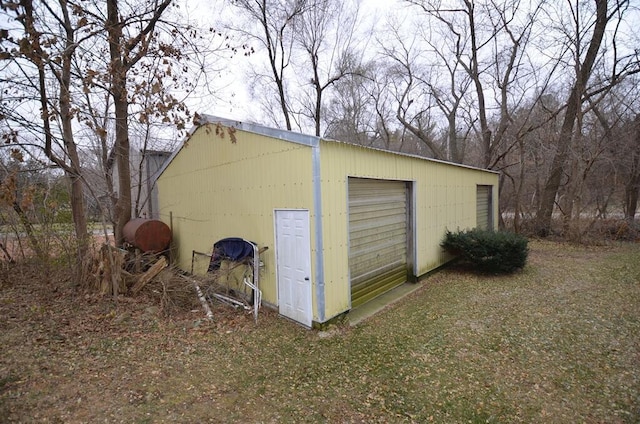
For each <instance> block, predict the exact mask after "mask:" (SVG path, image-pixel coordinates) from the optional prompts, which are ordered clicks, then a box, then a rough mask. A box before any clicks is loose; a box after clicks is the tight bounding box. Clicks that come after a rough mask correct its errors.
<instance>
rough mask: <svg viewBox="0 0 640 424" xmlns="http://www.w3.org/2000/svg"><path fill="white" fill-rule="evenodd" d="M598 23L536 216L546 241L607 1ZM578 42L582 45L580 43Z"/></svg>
mask: <svg viewBox="0 0 640 424" xmlns="http://www.w3.org/2000/svg"><path fill="white" fill-rule="evenodd" d="M595 3H596V23H595V27H594V29H593V35H592V36H591V41H590V42H589V48H588V50H587V54H586V55H585V58H584V61H583V63H582V64H579V65H578V69H577V75H576V81H575V83H574V85H573V87H572V88H571V92H570V94H569V99H568V100H567V104H566V112H565V115H564V120H563V122H562V128H561V130H560V134H559V136H558V143H557V146H558V149H557V151H556V154H555V156H554V158H553V162H552V164H551V170H550V172H549V177H548V178H547V180H546V182H545V185H544V188H543V190H542V195H541V199H540V207H539V208H538V212H537V215H536V233H537V234H538V235H540V236H542V237H545V236H547V235H549V234H550V233H551V221H552V219H551V218H552V215H553V209H554V205H555V201H556V196H557V194H558V189H559V188H560V184H561V182H562V176H563V175H564V173H565V166H566V162H567V158H568V155H569V150H570V147H571V142H572V139H573V132H574V127H575V122H576V118H577V117H578V113H579V112H580V109H581V107H582V95H583V94H584V92H585V88H586V86H587V82H588V81H589V77H590V76H591V70H592V68H593V64H594V62H595V60H596V57H597V55H598V51H599V50H600V44H601V43H602V39H603V37H604V31H605V28H606V26H607V22H608V18H607V0H595ZM576 42H579V41H577V40H576Z"/></svg>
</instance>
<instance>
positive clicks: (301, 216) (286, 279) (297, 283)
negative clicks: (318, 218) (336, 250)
mask: <svg viewBox="0 0 640 424" xmlns="http://www.w3.org/2000/svg"><path fill="white" fill-rule="evenodd" d="M275 221H276V223H275V224H276V262H277V264H276V267H277V271H276V272H277V275H278V308H279V310H280V314H282V315H284V316H285V317H287V318H291V319H292V320H295V321H297V322H299V323H301V324H304V325H306V326H307V327H311V321H312V317H313V310H312V303H311V243H310V241H311V240H310V236H309V234H310V233H309V211H301V210H277V211H275Z"/></svg>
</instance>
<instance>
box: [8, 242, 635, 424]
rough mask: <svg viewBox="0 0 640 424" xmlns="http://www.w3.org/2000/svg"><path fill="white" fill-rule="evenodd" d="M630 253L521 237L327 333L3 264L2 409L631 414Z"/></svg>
mask: <svg viewBox="0 0 640 424" xmlns="http://www.w3.org/2000/svg"><path fill="white" fill-rule="evenodd" d="M639 258H640V245H638V244H620V245H611V246H599V247H579V246H572V245H562V244H555V243H541V242H534V243H531V254H530V260H529V265H528V266H527V267H526V268H525V270H524V271H523V272H521V273H519V274H515V275H512V276H501V277H488V276H475V275H473V274H469V273H466V272H462V271H456V270H454V269H449V270H444V271H441V272H439V273H436V274H435V275H433V276H432V277H430V278H429V279H427V280H426V281H425V282H424V283H423V285H424V286H423V288H422V289H420V290H418V291H417V292H415V293H413V294H412V295H411V296H410V297H409V298H407V299H405V300H403V301H402V302H400V303H397V304H395V305H394V306H393V307H392V308H389V309H387V310H386V311H383V312H382V313H380V314H378V315H377V316H375V317H373V318H372V319H370V320H368V321H365V322H364V323H362V324H360V325H359V326H358V327H355V328H350V327H347V326H344V327H337V328H335V329H333V330H332V331H331V333H330V334H332V336H331V337H320V336H319V333H318V332H315V331H308V330H305V329H303V328H302V327H299V326H297V325H295V324H293V323H291V322H289V321H287V320H285V319H282V318H280V317H278V316H277V314H275V313H273V312H268V311H262V314H261V315H260V318H259V322H258V324H257V325H256V324H254V323H253V320H252V317H251V316H249V315H246V314H238V313H235V312H233V311H232V310H230V309H228V308H227V307H222V306H220V307H218V308H216V309H215V311H214V314H215V317H216V321H215V323H213V324H208V323H206V322H205V321H204V320H203V317H204V316H203V313H202V311H201V310H200V309H194V310H193V312H192V311H184V312H181V313H174V314H173V315H171V317H169V318H166V317H164V316H163V315H162V313H160V311H159V309H158V308H157V306H154V304H153V303H152V302H151V300H152V299H151V298H149V299H147V300H145V298H144V297H143V298H136V299H128V298H121V299H120V300H119V302H118V303H117V304H116V303H114V302H113V301H111V300H110V299H108V298H102V297H98V296H95V295H92V294H88V293H78V292H76V291H74V289H73V285H72V284H71V282H69V281H68V279H66V277H65V276H64V274H60V275H51V274H50V275H49V278H48V280H49V282H48V283H43V281H44V280H43V278H42V275H40V274H39V271H38V269H37V268H35V267H20V266H16V267H13V268H9V269H7V268H4V269H1V270H0V278H1V279H0V421H2V422H65V423H76V422H78V423H79V422H114V423H115V422H123V423H125V422H126V423H130V422H141V423H143V422H154V423H155V422H184V423H192V422H221V423H222V422H225V423H226V422H243V423H254V422H255V423H257V422H267V423H269V422H274V423H275V422H314V423H315V422H341V423H342V422H363V423H365V422H366V423H370V422H419V423H422V422H440V423H452V422H456V423H458V422H460V423H462V422H471V423H486V422H488V423H491V422H501V423H504V422H510V423H511V422H523V423H529V422H553V423H575V422H586V423H599V422H607V423H634V422H638V421H640V367H639V366H638V365H639V364H640V260H639ZM326 334H327V333H325V334H324V335H326Z"/></svg>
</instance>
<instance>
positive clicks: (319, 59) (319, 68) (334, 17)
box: [295, 0, 363, 136]
mask: <svg viewBox="0 0 640 424" xmlns="http://www.w3.org/2000/svg"><path fill="white" fill-rule="evenodd" d="M350 6H352V7H350ZM358 14H359V10H358V7H357V5H352V4H351V3H350V2H344V1H336V0H314V1H313V2H312V3H311V4H310V7H309V8H308V10H307V11H306V12H305V13H303V14H301V16H300V21H299V25H298V30H297V31H296V35H295V42H296V45H297V46H299V47H300V48H301V49H302V51H304V53H305V56H306V58H304V59H303V60H302V61H300V62H301V63H298V64H296V69H298V70H299V72H296V73H297V74H301V75H303V76H306V75H308V73H310V74H311V77H310V78H309V80H310V85H311V87H312V89H311V94H310V95H308V96H305V95H303V97H304V99H303V101H302V102H301V105H300V110H299V111H296V112H298V113H299V114H300V115H302V116H304V117H306V118H308V119H310V120H311V122H312V125H313V128H314V132H315V135H317V136H320V135H322V132H321V125H322V121H323V120H322V111H323V107H324V100H325V99H324V98H323V97H324V96H325V94H326V92H327V90H328V89H329V88H331V87H332V86H334V85H335V84H336V83H337V82H338V81H340V80H341V79H343V78H345V77H347V76H351V75H362V74H363V71H362V67H361V65H360V58H359V55H358V54H357V53H356V52H355V51H354V50H353V47H354V44H355V42H354V37H355V35H356V33H357V24H358ZM301 85H302V86H303V87H304V85H305V84H301ZM303 91H304V90H303Z"/></svg>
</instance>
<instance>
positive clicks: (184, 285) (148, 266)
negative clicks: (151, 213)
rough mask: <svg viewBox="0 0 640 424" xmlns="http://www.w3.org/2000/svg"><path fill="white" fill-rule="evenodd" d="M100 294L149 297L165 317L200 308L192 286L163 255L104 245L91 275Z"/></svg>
mask: <svg viewBox="0 0 640 424" xmlns="http://www.w3.org/2000/svg"><path fill="white" fill-rule="evenodd" d="M90 274H91V276H92V280H93V285H94V287H95V289H96V290H97V291H99V292H100V293H102V294H104V295H108V296H114V297H117V296H120V295H125V296H142V295H145V296H148V297H151V298H152V299H153V301H154V303H157V304H159V305H160V307H161V309H162V311H163V313H164V314H165V315H171V314H172V313H174V312H178V311H185V310H190V309H193V307H194V306H197V305H198V299H197V298H196V296H195V291H194V286H193V284H192V283H191V282H190V281H188V280H186V279H185V277H184V276H183V275H181V274H180V273H179V272H178V270H176V269H174V268H172V267H170V266H169V263H168V261H167V258H166V257H165V256H164V255H155V254H141V253H140V252H138V251H130V250H125V249H119V248H116V247H114V246H112V245H107V244H105V245H103V246H102V247H101V248H100V250H99V251H98V252H97V255H96V256H95V258H94V260H93V263H92V269H91V271H90Z"/></svg>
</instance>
